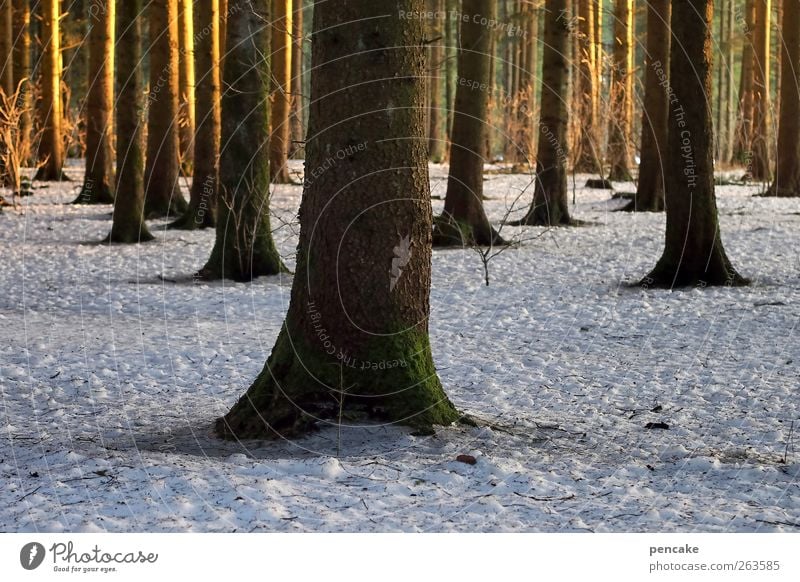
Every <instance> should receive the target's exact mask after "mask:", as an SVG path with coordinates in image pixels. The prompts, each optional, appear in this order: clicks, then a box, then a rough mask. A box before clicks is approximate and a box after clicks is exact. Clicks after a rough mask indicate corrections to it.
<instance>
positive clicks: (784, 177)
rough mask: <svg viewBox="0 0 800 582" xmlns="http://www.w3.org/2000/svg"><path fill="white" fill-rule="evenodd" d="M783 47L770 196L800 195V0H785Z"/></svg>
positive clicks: (768, 193)
mask: <svg viewBox="0 0 800 582" xmlns="http://www.w3.org/2000/svg"><path fill="white" fill-rule="evenodd" d="M781 30H782V35H783V38H782V40H781V47H780V50H781V52H782V53H783V56H782V57H781V69H782V71H781V77H783V82H782V83H781V109H780V118H779V120H778V158H777V162H776V165H775V178H774V180H773V182H772V185H771V186H770V188H769V190H768V191H767V195H768V196H787V197H788V196H800V139H798V136H800V89H798V86H797V83H798V74H799V73H800V3H798V2H792V1H791V0H790V1H788V2H785V3H784V5H783V23H782V29H781Z"/></svg>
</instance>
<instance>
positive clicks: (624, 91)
mask: <svg viewBox="0 0 800 582" xmlns="http://www.w3.org/2000/svg"><path fill="white" fill-rule="evenodd" d="M615 16H616V18H615V20H614V67H613V69H612V74H611V117H610V120H611V121H610V123H611V126H610V127H609V129H608V159H609V163H610V164H611V169H610V171H609V175H608V177H609V179H610V180H615V181H621V182H627V181H630V180H632V179H633V178H632V176H631V170H630V164H631V143H632V139H631V136H632V130H633V129H632V128H633V119H632V115H633V0H616V8H615Z"/></svg>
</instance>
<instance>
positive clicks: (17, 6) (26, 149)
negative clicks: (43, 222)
mask: <svg viewBox="0 0 800 582" xmlns="http://www.w3.org/2000/svg"><path fill="white" fill-rule="evenodd" d="M30 23H31V11H30V5H29V4H28V0H14V22H13V24H14V33H13V38H14V88H17V87H20V95H19V106H20V107H21V108H22V116H21V117H20V123H19V131H20V133H21V134H22V141H21V148H20V160H22V163H23V165H27V164H29V163H30V162H31V159H30V157H31V153H30V147H31V133H32V132H33V120H32V119H31V108H32V106H31V91H30V85H31V83H30V77H31V31H30Z"/></svg>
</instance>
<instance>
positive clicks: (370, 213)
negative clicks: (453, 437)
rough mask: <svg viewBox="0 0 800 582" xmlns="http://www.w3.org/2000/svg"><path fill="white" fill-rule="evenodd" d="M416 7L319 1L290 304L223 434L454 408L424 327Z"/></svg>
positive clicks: (426, 268)
mask: <svg viewBox="0 0 800 582" xmlns="http://www.w3.org/2000/svg"><path fill="white" fill-rule="evenodd" d="M422 8H423V3H422V1H421V0H404V1H401V2H399V3H398V5H397V7H396V8H394V7H386V6H384V5H383V3H381V2H374V1H371V0H354V1H351V2H343V3H338V2H336V3H335V2H320V3H318V4H317V5H316V6H315V10H314V51H313V56H312V58H313V68H312V83H311V85H312V89H311V110H310V117H309V132H308V143H307V168H309V170H308V171H307V173H306V184H305V191H304V193H303V200H302V203H301V208H300V244H299V249H298V264H297V275H296V276H295V278H294V283H293V285H292V293H291V301H290V304H289V312H288V314H287V316H286V321H285V322H284V325H283V328H282V330H281V332H280V335H279V336H278V339H277V342H276V344H275V347H274V348H273V350H272V354H271V355H270V357H269V359H268V360H267V363H266V366H265V367H264V370H263V372H262V373H261V374H260V375H259V377H258V378H257V379H256V381H255V382H254V383H253V385H252V386H251V387H250V389H249V390H248V391H247V393H246V394H245V395H244V396H243V397H242V398H241V399H240V400H239V402H238V403H237V404H236V405H235V406H234V407H233V408H232V409H231V411H230V412H228V414H227V415H226V416H225V417H224V418H223V419H220V420H219V421H218V422H217V426H216V428H217V432H218V433H219V434H221V435H222V436H225V437H229V438H232V437H235V438H262V437H265V438H272V437H277V436H281V437H287V436H292V435H297V434H300V433H303V432H306V431H307V430H309V429H311V428H313V427H315V426H319V425H324V424H333V425H336V424H338V425H339V426H340V427H341V426H342V423H344V422H349V421H350V420H351V419H352V420H353V421H354V422H361V421H362V419H365V418H367V419H377V420H380V421H383V422H388V423H399V424H403V425H408V426H411V427H413V428H415V429H417V430H418V431H422V432H431V431H432V427H433V425H448V424H450V423H452V422H454V421H456V420H458V413H457V411H456V410H455V408H454V407H453V405H452V404H451V403H450V401H449V400H448V399H447V396H446V395H445V393H444V391H443V390H442V386H441V384H440V382H439V379H438V377H437V375H436V369H435V367H434V364H433V359H432V356H431V350H430V343H429V339H428V314H429V310H430V307H429V291H430V283H431V272H430V262H431V207H430V202H429V185H428V171H427V167H428V166H427V150H428V148H427V145H426V143H425V140H424V136H425V124H424V111H423V110H422V107H421V106H422V104H423V102H424V83H421V82H420V81H419V79H421V78H423V76H424V74H425V73H424V66H425V59H424V51H425V47H424V45H423V28H422V22H421V21H420V20H419V19H413V18H398V9H400V10H401V11H403V12H410V11H412V10H421V9H422ZM339 152H341V153H339ZM331 164H333V166H332V165H331Z"/></svg>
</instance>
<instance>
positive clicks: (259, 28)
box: [200, 0, 285, 281]
mask: <svg viewBox="0 0 800 582" xmlns="http://www.w3.org/2000/svg"><path fill="white" fill-rule="evenodd" d="M228 7H229V12H228V30H227V33H226V37H227V38H226V42H227V43H228V45H227V47H226V54H227V56H226V58H225V72H224V75H225V82H224V87H225V89H224V91H223V93H222V142H221V144H222V145H221V151H220V161H219V195H218V203H217V231H216V239H215V241H214V248H213V249H212V251H211V256H210V257H209V259H208V262H207V263H206V265H205V266H204V267H203V268H202V269H201V270H200V276H201V277H203V278H204V279H233V280H236V281H250V280H252V279H253V278H255V277H259V276H261V275H274V274H277V273H280V272H283V271H284V270H285V267H284V266H283V263H282V262H281V259H280V257H279V256H278V251H277V249H276V248H275V242H274V240H273V238H272V228H271V227H270V216H269V184H270V177H269V165H270V160H269V113H270V103H269V98H268V91H269V78H270V71H269V55H270V52H269V48H270V41H269V37H270V32H271V29H272V27H271V26H269V25H268V24H265V23H269V22H270V20H269V15H270V12H269V8H270V6H269V0H258V1H254V0H228Z"/></svg>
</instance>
